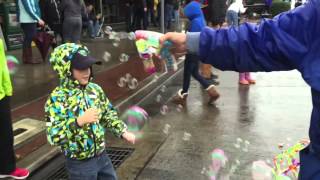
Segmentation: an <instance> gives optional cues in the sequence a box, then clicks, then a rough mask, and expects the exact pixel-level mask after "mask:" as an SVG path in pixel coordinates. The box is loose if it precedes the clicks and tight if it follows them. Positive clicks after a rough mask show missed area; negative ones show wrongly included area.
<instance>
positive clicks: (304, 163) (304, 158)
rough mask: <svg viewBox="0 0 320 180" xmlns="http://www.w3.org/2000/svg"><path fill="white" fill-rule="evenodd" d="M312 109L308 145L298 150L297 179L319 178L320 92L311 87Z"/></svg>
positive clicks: (313, 179)
mask: <svg viewBox="0 0 320 180" xmlns="http://www.w3.org/2000/svg"><path fill="white" fill-rule="evenodd" d="M311 94H312V104H313V110H312V115H311V122H310V128H309V137H310V140H311V143H310V145H309V146H308V147H307V148H305V149H304V150H302V151H300V163H301V167H300V172H299V180H318V179H320V138H319V137H320V92H318V91H316V90H314V89H312V92H311Z"/></svg>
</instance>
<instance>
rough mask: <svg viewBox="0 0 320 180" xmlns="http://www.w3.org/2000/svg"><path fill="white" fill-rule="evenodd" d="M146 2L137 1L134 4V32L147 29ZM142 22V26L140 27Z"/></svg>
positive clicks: (144, 0) (143, 0) (142, 0)
mask: <svg viewBox="0 0 320 180" xmlns="http://www.w3.org/2000/svg"><path fill="white" fill-rule="evenodd" d="M147 10H148V8H147V2H146V0H137V1H136V2H135V3H134V25H135V30H139V29H144V30H146V29H147V25H148V24H147V18H146V14H147ZM141 22H142V26H141Z"/></svg>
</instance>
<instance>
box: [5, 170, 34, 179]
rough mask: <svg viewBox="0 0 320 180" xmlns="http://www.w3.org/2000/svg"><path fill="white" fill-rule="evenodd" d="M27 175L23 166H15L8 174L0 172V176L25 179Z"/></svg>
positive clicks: (27, 172)
mask: <svg viewBox="0 0 320 180" xmlns="http://www.w3.org/2000/svg"><path fill="white" fill-rule="evenodd" d="M28 176H29V171H28V170H27V169H23V168H16V169H15V170H14V171H13V172H12V173H10V174H0V178H9V177H10V178H13V179H26V178H27V177H28Z"/></svg>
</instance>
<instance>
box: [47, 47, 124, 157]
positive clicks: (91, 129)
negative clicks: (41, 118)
mask: <svg viewBox="0 0 320 180" xmlns="http://www.w3.org/2000/svg"><path fill="white" fill-rule="evenodd" d="M75 52H79V53H84V54H88V53H89V51H88V49H87V48H86V47H85V46H82V45H78V44H74V43H66V44H63V45H61V46H59V47H57V48H56V49H55V50H54V52H52V54H51V57H50V63H51V65H52V66H53V69H54V70H55V71H56V72H57V73H58V77H59V80H60V83H59V86H58V87H56V88H55V89H54V90H53V92H52V93H51V94H50V96H49V98H48V100H47V102H46V104H45V114H46V115H45V118H46V121H47V124H46V126H47V138H48V141H49V143H50V144H51V145H57V146H60V147H61V150H62V151H63V152H64V154H65V156H67V157H69V158H72V159H78V160H82V159H87V158H90V157H94V156H95V155H96V154H99V153H101V152H102V151H104V149H105V141H104V133H105V128H107V129H108V130H110V131H111V132H112V133H113V134H115V135H116V136H118V137H121V134H122V133H123V131H124V129H125V128H126V125H125V124H124V123H123V122H122V121H121V120H119V118H118V115H117V112H116V111H115V110H114V108H113V106H112V104H111V103H110V101H109V100H108V99H107V98H106V96H105V94H104V92H103V90H102V88H101V87H100V86H98V85H97V84H94V83H92V82H89V84H88V85H86V86H81V85H80V84H79V82H78V81H77V80H74V79H73V78H72V74H71V70H70V66H71V62H70V61H71V59H72V56H73V55H74V54H75ZM75 60H76V59H75ZM88 108H96V109H98V111H99V121H98V122H96V123H91V124H86V125H84V126H83V127H79V126H78V124H77V123H76V119H77V118H78V117H80V116H81V115H83V114H84V112H85V111H86V109H88Z"/></svg>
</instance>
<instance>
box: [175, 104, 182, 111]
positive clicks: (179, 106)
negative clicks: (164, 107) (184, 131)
mask: <svg viewBox="0 0 320 180" xmlns="http://www.w3.org/2000/svg"><path fill="white" fill-rule="evenodd" d="M182 109H183V106H182V105H181V104H179V105H178V106H177V108H176V110H177V111H178V112H181V111H182Z"/></svg>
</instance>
